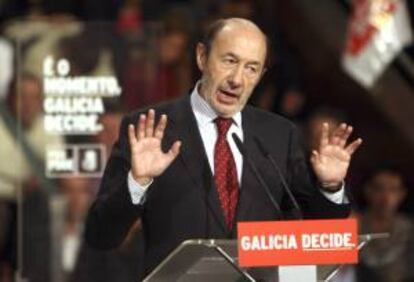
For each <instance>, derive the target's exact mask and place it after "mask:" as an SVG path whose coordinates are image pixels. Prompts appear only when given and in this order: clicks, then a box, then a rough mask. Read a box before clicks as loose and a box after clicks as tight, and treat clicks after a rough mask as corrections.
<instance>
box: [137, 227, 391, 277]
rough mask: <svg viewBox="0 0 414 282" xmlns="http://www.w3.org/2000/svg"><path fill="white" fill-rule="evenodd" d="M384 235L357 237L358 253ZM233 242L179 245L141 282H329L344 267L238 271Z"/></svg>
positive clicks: (192, 241)
mask: <svg viewBox="0 0 414 282" xmlns="http://www.w3.org/2000/svg"><path fill="white" fill-rule="evenodd" d="M388 236H389V235H388V234H387V233H378V234H364V235H359V236H358V241H359V243H358V250H361V249H362V248H363V247H364V246H365V245H366V244H368V243H369V242H370V241H372V240H378V239H384V238H387V237H388ZM237 253H238V249H237V240H214V239H211V240H206V239H199V240H187V241H184V242H183V243H182V244H181V245H179V246H178V247H177V248H176V249H175V250H174V251H173V252H172V253H171V254H170V255H169V256H167V258H165V259H164V261H163V262H161V263H160V264H159V265H158V266H157V267H156V268H155V269H154V270H153V271H152V272H151V273H150V274H149V275H148V276H147V277H146V278H145V279H144V280H143V281H144V282H164V281H180V282H190V281H197V282H207V281H208V282H211V281H213V282H222V281H223V282H228V281H240V282H241V281H266V282H267V281H272V282H273V281H274V282H285V281H292V277H293V275H294V281H300V280H301V278H300V276H302V277H303V276H305V279H306V280H304V281H309V282H312V281H318V282H319V281H332V280H333V279H334V278H335V277H336V275H337V274H339V273H340V272H341V270H342V268H343V266H344V265H317V266H315V265H310V266H296V265H295V266H278V267H263V268H260V267H258V268H256V267H255V268H247V269H245V268H240V267H239V266H238V258H237V257H238V256H237Z"/></svg>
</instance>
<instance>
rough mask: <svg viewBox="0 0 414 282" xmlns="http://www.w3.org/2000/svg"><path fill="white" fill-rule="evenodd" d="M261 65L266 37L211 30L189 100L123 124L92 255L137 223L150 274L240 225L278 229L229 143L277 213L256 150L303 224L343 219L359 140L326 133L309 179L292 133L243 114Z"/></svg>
mask: <svg viewBox="0 0 414 282" xmlns="http://www.w3.org/2000/svg"><path fill="white" fill-rule="evenodd" d="M266 56H267V39H266V36H265V35H264V34H263V33H262V31H260V29H259V28H258V27H257V26H256V25H254V24H253V23H252V22H250V21H247V20H244V19H227V20H220V21H217V22H215V23H214V24H213V25H212V26H211V27H210V29H209V30H208V32H207V35H206V37H205V40H204V42H203V43H199V44H198V46H197V50H196V57H197V64H198V67H199V69H200V70H201V72H202V77H201V79H200V81H199V82H198V83H197V85H196V86H195V88H194V90H193V92H192V93H191V95H190V96H189V97H188V96H187V97H184V98H183V99H181V100H179V101H177V102H173V103H168V104H165V105H161V106H158V107H156V108H155V110H154V109H150V110H149V111H148V112H147V111H145V110H143V111H137V112H134V113H132V114H130V115H128V116H126V117H125V118H124V120H123V122H122V125H121V130H120V135H119V139H118V141H117V143H116V145H115V146H114V149H113V151H112V154H111V157H110V159H109V162H108V164H107V167H106V170H105V173H104V176H103V179H102V185H101V189H100V191H99V194H98V197H97V199H96V201H95V203H94V204H93V206H92V207H91V210H90V212H89V216H88V219H87V223H86V239H87V241H88V242H89V244H90V245H92V246H95V247H97V248H114V247H117V246H118V245H119V244H120V243H121V242H122V240H123V239H124V237H125V235H126V234H127V232H128V230H129V228H130V227H131V225H132V224H133V222H134V221H136V220H137V218H141V220H142V225H143V232H144V237H145V244H146V252H145V259H144V262H143V263H144V264H145V269H146V273H148V272H150V271H151V270H153V269H154V267H156V266H157V265H158V264H159V263H160V262H161V261H162V260H163V259H164V258H165V257H166V256H167V255H168V254H169V253H170V252H171V251H172V250H173V249H174V248H175V247H177V246H178V245H179V244H180V243H181V242H183V241H184V240H186V239H190V238H235V236H236V223H237V222H239V221H252V220H277V219H280V218H281V212H280V210H279V208H277V207H276V206H275V205H274V204H272V201H271V200H270V197H269V196H268V194H267V193H266V192H265V190H264V189H263V187H262V186H261V185H260V184H259V182H258V181H257V178H255V175H254V173H253V171H252V169H251V167H250V166H248V163H247V162H246V159H245V157H243V156H242V155H241V153H240V152H239V151H238V149H237V147H236V145H235V143H234V141H233V139H232V135H233V134H236V135H237V136H238V137H239V138H240V139H241V140H243V143H244V147H245V148H246V151H247V152H248V153H249V155H250V158H251V160H252V162H253V163H254V164H255V165H256V166H257V167H258V170H259V171H260V174H261V175H262V176H263V178H264V180H265V182H266V183H267V184H268V186H269V187H271V191H270V192H271V194H272V196H273V198H274V199H275V201H276V202H277V205H279V206H281V207H282V210H283V211H289V210H291V209H292V204H291V200H289V198H288V197H287V194H286V191H285V189H283V187H282V184H281V178H280V177H279V176H278V174H277V173H276V172H275V170H274V169H273V168H272V166H271V165H270V163H269V160H268V158H267V157H266V156H265V154H264V152H263V150H262V149H261V148H259V146H258V144H257V142H256V141H257V140H260V142H261V143H263V144H262V145H263V146H262V147H264V148H265V149H266V150H268V151H269V153H270V155H271V156H272V157H273V158H274V159H275V160H276V162H277V163H278V165H279V166H280V170H281V172H282V174H283V175H284V177H285V178H286V181H287V183H288V185H289V186H290V187H291V189H292V190H293V193H294V194H295V196H296V198H297V200H298V201H299V203H300V205H301V208H302V210H303V212H304V214H305V216H306V217H312V218H328V217H346V216H347V215H348V213H349V210H350V207H349V204H348V203H347V199H346V196H345V195H344V187H343V186H344V185H343V180H344V178H345V175H346V172H347V169H348V166H349V162H350V159H351V155H352V153H353V152H354V151H355V150H356V149H357V147H358V146H359V145H360V144H361V140H360V139H358V140H356V141H354V142H352V143H351V144H349V145H347V144H346V143H347V139H348V137H349V135H350V134H351V132H352V127H350V126H348V125H346V124H342V125H341V126H340V127H338V128H337V129H336V130H334V131H333V132H332V133H331V134H329V128H328V125H327V124H325V125H324V128H323V133H322V137H321V144H320V147H319V150H315V151H314V152H313V153H312V157H311V164H312V168H313V170H312V172H311V171H309V170H308V168H307V162H306V160H305V158H304V155H303V153H302V150H301V148H300V145H299V144H300V142H299V140H298V133H297V130H296V129H295V127H294V125H293V124H292V123H291V122H289V121H287V120H286V119H283V118H282V117H279V116H277V115H275V114H271V113H267V112H263V111H260V110H258V109H255V108H253V107H250V106H246V103H247V100H248V99H249V97H250V95H251V93H252V91H253V89H254V87H255V86H256V85H257V83H258V82H259V80H260V78H261V77H262V75H263V73H264V71H265V60H266ZM167 116H168V120H169V124H168V126H167ZM135 124H136V125H137V126H136V127H135V126H134V125H135Z"/></svg>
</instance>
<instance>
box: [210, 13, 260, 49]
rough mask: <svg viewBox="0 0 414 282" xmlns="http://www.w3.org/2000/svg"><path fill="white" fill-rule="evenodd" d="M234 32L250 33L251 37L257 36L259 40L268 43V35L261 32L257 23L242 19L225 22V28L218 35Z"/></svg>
mask: <svg viewBox="0 0 414 282" xmlns="http://www.w3.org/2000/svg"><path fill="white" fill-rule="evenodd" d="M233 32H244V33H248V34H249V35H250V36H255V37H257V38H258V39H261V40H263V42H264V43H265V42H266V35H265V34H264V33H263V32H262V31H261V30H260V28H259V27H258V26H257V25H256V24H255V23H253V22H252V21H249V20H246V19H241V18H231V19H226V20H223V26H222V28H221V30H219V31H218V33H217V35H218V36H219V35H223V34H226V33H233Z"/></svg>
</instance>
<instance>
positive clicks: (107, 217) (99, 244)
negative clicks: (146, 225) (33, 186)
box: [85, 117, 143, 249]
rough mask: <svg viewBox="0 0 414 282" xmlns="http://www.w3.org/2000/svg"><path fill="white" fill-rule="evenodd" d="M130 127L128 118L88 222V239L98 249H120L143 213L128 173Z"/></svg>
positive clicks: (123, 124)
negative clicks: (135, 201) (131, 190)
mask: <svg viewBox="0 0 414 282" xmlns="http://www.w3.org/2000/svg"><path fill="white" fill-rule="evenodd" d="M128 125H129V119H128V118H127V117H126V118H124V119H123V121H122V123H121V129H120V133H119V138H118V141H117V142H116V143H115V145H114V147H113V149H112V152H111V155H110V157H109V160H108V162H107V164H106V168H105V171H104V175H103V177H102V181H101V185H100V188H99V192H98V195H97V197H96V199H95V201H94V203H93V204H92V206H91V208H90V210H89V213H88V216H87V219H86V225H85V239H86V242H87V243H88V244H89V245H90V246H92V247H94V248H98V249H111V248H115V247H117V246H119V245H120V244H121V243H122V241H123V239H124V238H125V236H126V234H127V233H128V231H129V229H130V228H131V226H132V224H133V223H134V222H135V220H137V219H138V218H139V217H140V216H141V215H142V213H143V206H142V205H134V204H133V203H132V200H131V195H130V193H129V190H128V172H129V170H130V168H131V165H130V149H129V142H128V137H127V136H128V135H127V129H128Z"/></svg>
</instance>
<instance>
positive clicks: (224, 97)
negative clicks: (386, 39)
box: [217, 89, 239, 104]
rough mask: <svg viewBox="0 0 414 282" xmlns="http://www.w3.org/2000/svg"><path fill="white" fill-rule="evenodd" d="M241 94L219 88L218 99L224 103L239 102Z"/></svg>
mask: <svg viewBox="0 0 414 282" xmlns="http://www.w3.org/2000/svg"><path fill="white" fill-rule="evenodd" d="M238 99H239V95H238V94H236V93H233V92H230V91H227V90H223V89H218V90H217V100H218V101H219V102H220V103H223V104H233V103H235V102H237V100H238Z"/></svg>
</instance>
